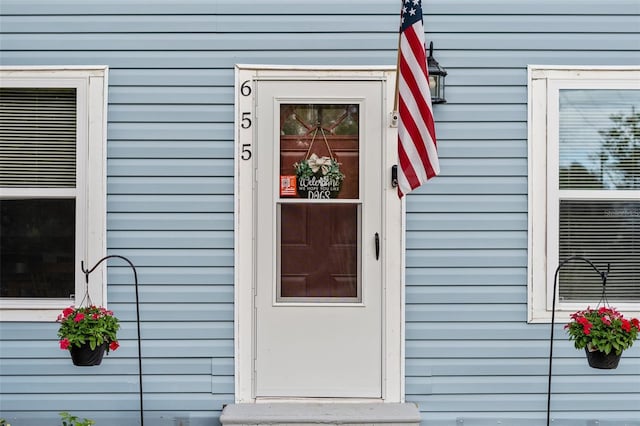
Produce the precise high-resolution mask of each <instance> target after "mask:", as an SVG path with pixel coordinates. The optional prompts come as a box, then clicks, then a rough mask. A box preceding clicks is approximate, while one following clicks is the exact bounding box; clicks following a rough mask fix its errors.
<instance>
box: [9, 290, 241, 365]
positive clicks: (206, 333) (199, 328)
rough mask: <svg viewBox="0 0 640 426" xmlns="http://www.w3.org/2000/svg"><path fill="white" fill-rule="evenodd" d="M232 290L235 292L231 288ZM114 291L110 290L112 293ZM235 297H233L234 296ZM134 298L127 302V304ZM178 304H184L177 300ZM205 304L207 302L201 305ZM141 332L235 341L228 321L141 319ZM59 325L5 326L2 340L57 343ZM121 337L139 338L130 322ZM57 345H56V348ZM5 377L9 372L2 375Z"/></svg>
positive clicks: (152, 336) (146, 335)
mask: <svg viewBox="0 0 640 426" xmlns="http://www.w3.org/2000/svg"><path fill="white" fill-rule="evenodd" d="M144 290H146V289H145V288H143V289H142V291H141V295H140V297H141V299H143V298H144V299H145V302H146V303H149V302H151V301H150V300H147V299H149V298H148V297H145V294H144ZM231 290H233V289H231ZM113 293H114V291H113V290H110V294H113ZM232 298H233V296H232ZM110 301H111V302H112V303H118V304H119V303H121V302H120V301H118V300H114V298H113V297H112V298H110ZM129 301H131V299H129V300H127V302H129ZM175 303H184V302H183V301H180V300H176V301H175ZM201 303H205V302H201ZM115 315H116V316H117V317H118V318H120V317H121V316H120V312H119V311H116V312H115ZM140 329H141V330H140V332H141V335H142V337H143V338H144V339H162V338H163V337H164V338H166V339H168V340H173V339H187V340H195V339H229V338H233V323H232V322H226V321H199V322H191V323H189V324H185V322H183V321H177V322H169V321H164V322H162V321H158V322H148V321H145V318H142V322H141V323H140ZM57 332H58V324H57V323H51V324H48V323H37V322H36V323H33V322H27V323H13V324H10V325H8V326H6V327H3V330H2V338H3V340H15V341H27V340H46V341H52V339H53V341H57V340H56V339H57V337H56V336H57ZM118 337H119V338H121V339H137V330H136V326H135V324H133V323H131V322H123V323H122V324H121V328H120V331H118ZM55 346H57V345H55ZM3 374H6V373H3Z"/></svg>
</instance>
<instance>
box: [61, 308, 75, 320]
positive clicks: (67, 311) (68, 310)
mask: <svg viewBox="0 0 640 426" xmlns="http://www.w3.org/2000/svg"><path fill="white" fill-rule="evenodd" d="M72 313H73V308H72V307H71V306H69V307H68V308H64V309H63V310H62V315H63V316H64V317H65V318H66V317H68V316H69V315H71V314H72Z"/></svg>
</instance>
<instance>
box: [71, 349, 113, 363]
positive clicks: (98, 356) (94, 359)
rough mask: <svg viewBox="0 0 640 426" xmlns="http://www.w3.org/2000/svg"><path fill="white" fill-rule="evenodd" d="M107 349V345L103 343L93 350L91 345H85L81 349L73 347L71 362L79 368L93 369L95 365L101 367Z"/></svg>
mask: <svg viewBox="0 0 640 426" xmlns="http://www.w3.org/2000/svg"><path fill="white" fill-rule="evenodd" d="M106 349H107V344H106V343H103V344H102V345H100V346H96V348H95V349H91V347H90V346H89V344H88V343H87V344H84V345H82V346H80V347H78V346H71V347H70V348H69V352H71V360H72V361H73V365H77V366H78V367H91V366H94V365H100V363H101V362H102V357H103V356H104V351H105V350H106Z"/></svg>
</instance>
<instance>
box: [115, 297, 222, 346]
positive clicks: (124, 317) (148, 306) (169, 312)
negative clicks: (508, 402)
mask: <svg viewBox="0 0 640 426" xmlns="http://www.w3.org/2000/svg"><path fill="white" fill-rule="evenodd" d="M132 302H134V301H132ZM143 302H144V301H143ZM109 309H111V310H113V311H114V312H117V313H118V318H119V319H120V320H121V321H129V322H134V321H135V320H136V307H135V303H111V304H110V305H109ZM140 320H141V321H159V322H166V321H176V322H183V325H186V324H184V322H193V321H205V322H206V321H233V306H232V305H230V304H228V303H184V304H183V303H171V302H165V303H141V304H140ZM143 337H144V336H143Z"/></svg>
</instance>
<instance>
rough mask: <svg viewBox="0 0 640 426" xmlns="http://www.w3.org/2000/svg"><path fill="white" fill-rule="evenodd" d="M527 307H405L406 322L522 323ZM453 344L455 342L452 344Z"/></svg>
mask: <svg viewBox="0 0 640 426" xmlns="http://www.w3.org/2000/svg"><path fill="white" fill-rule="evenodd" d="M526 308H527V306H526V304H525V303H520V304H515V303H512V304H502V305H497V304H488V303H478V304H474V305H457V304H453V303H451V304H449V303H438V304H434V305H429V304H413V303H408V304H407V307H406V319H407V322H436V323H437V322H442V321H446V322H462V323H477V322H510V321H515V322H523V323H526V321H527V309H526ZM454 343H455V342H454Z"/></svg>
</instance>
